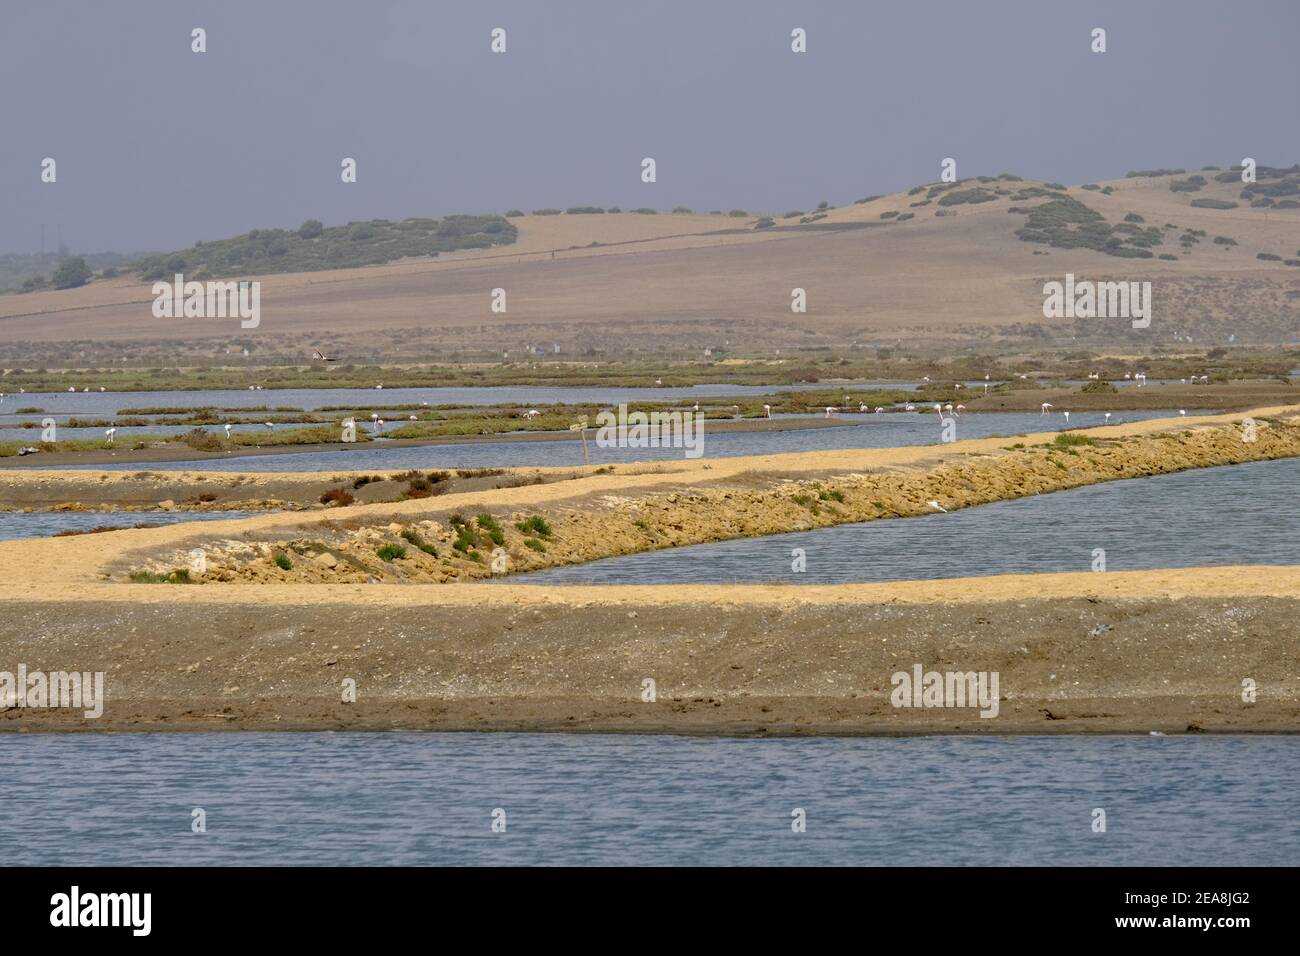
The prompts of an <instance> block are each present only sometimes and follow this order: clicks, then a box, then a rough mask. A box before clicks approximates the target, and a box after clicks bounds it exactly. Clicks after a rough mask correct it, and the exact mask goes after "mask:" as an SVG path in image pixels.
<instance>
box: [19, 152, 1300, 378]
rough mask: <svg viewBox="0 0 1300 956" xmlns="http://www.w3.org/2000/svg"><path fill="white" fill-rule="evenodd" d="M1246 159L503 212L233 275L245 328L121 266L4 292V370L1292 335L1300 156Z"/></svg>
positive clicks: (1299, 271) (1264, 339)
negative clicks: (464, 240) (1045, 177)
mask: <svg viewBox="0 0 1300 956" xmlns="http://www.w3.org/2000/svg"><path fill="white" fill-rule="evenodd" d="M1258 172H1259V178H1258V181H1257V182H1255V183H1252V184H1244V183H1242V182H1241V178H1240V173H1239V172H1238V171H1235V170H1232V169H1222V170H1216V169H1212V168H1211V169H1204V170H1201V171H1198V172H1196V173H1188V172H1186V171H1184V170H1148V171H1138V172H1135V173H1133V174H1130V175H1129V176H1127V177H1125V178H1123V179H1119V180H1114V181H1109V182H1097V183H1085V184H1082V185H1078V186H1069V187H1067V186H1065V185H1064V184H1060V183H1051V182H1041V181H1033V180H1025V179H1021V178H1019V177H1017V176H1012V175H1010V174H1003V175H1001V176H983V177H975V178H972V179H967V180H963V181H961V182H958V183H952V184H948V183H934V184H926V185H922V186H918V187H915V188H913V189H912V190H910V191H907V192H900V193H894V194H891V195H887V196H873V197H866V198H864V199H861V200H858V201H856V202H851V203H849V204H847V205H844V206H841V207H839V208H833V207H831V206H830V205H829V204H828V205H827V206H826V207H825V208H822V209H813V210H811V211H794V210H791V211H787V212H780V213H773V214H770V215H762V214H745V215H735V216H733V215H730V214H725V213H717V214H693V213H691V214H688V213H684V212H682V213H675V214H674V213H662V212H661V213H659V214H656V215H650V214H645V213H627V212H615V213H611V212H608V211H607V212H604V213H601V214H591V213H580V212H570V213H563V214H535V215H513V214H512V215H510V216H509V217H508V218H507V219H506V220H505V222H506V223H507V225H508V226H509V227H510V228H511V229H512V230H514V233H513V238H514V241H513V242H511V243H510V244H508V245H502V244H497V243H489V244H488V245H487V246H486V247H478V248H468V249H467V248H458V249H453V250H449V251H442V250H439V255H438V257H437V258H435V259H430V258H428V256H427V255H425V256H423V257H419V258H410V257H407V258H402V259H396V260H392V261H388V262H386V264H383V265H366V266H362V267H359V268H353V269H326V270H322V271H300V272H280V273H266V272H264V273H261V274H253V273H243V274H242V275H245V276H246V277H248V278H260V279H261V280H262V283H263V288H262V315H263V319H262V324H261V327H260V328H258V329H257V330H255V331H249V332H245V331H241V330H240V329H238V328H237V327H233V328H232V327H231V325H230V323H228V322H222V321H221V320H204V319H189V320H158V319H154V318H153V316H152V314H151V312H150V308H149V303H150V302H151V296H150V294H149V288H148V286H147V285H142V284H141V283H140V282H139V281H138V280H136V279H133V278H118V279H112V280H97V281H96V282H94V283H92V284H91V285H90V286H88V287H86V288H82V289H73V290H67V291H63V292H37V293H30V294H26V295H16V296H7V297H4V298H3V299H0V328H2V329H3V330H4V331H5V333H6V334H5V336H4V344H0V361H2V362H3V363H4V364H6V365H29V366H30V365H32V364H34V362H35V360H36V359H38V358H40V357H46V358H47V359H49V358H51V357H55V356H58V357H60V358H59V360H60V361H62V362H67V361H70V360H76V361H80V362H84V363H88V364H93V363H98V362H104V361H111V362H113V363H114V364H120V363H123V362H126V363H137V362H139V363H152V364H158V363H160V362H165V364H168V365H175V364H180V363H183V362H195V363H200V364H202V363H210V362H219V361H223V360H229V359H227V358H225V357H226V356H229V355H230V354H231V352H232V350H234V352H235V353H236V354H238V353H240V352H241V351H242V349H243V348H247V349H249V352H250V358H249V361H275V360H281V361H282V360H285V359H305V358H306V357H307V356H309V355H310V350H311V349H312V348H314V347H319V348H323V349H326V350H327V351H328V350H333V352H334V353H338V354H339V355H340V356H341V357H342V359H343V361H348V362H358V363H362V362H372V361H378V360H388V361H393V360H397V361H401V360H405V361H418V360H423V359H438V360H446V359H449V358H462V359H470V358H478V359H495V360H497V361H499V360H500V359H501V358H502V355H503V353H509V357H510V358H512V359H514V358H519V357H531V356H533V355H534V354H535V352H534V350H537V349H541V350H544V351H545V353H546V354H548V355H554V354H555V353H554V346H555V345H557V344H558V345H559V346H560V355H561V356H563V357H565V358H567V359H570V360H572V359H573V358H575V357H604V356H615V355H618V356H628V355H655V356H659V357H672V356H675V355H681V356H683V357H691V358H698V357H699V356H700V355H701V354H702V353H703V350H704V349H705V348H712V349H714V350H715V351H716V350H725V351H728V352H731V353H735V354H752V353H759V352H763V353H768V354H770V353H771V352H772V351H774V350H775V349H799V348H825V347H832V348H841V347H853V346H854V345H855V344H856V345H866V344H874V345H893V344H896V343H908V344H923V343H933V344H937V345H939V346H941V347H963V348H964V347H972V346H979V347H986V346H998V345H1006V346H1008V347H1016V346H1018V345H1025V344H1032V345H1049V344H1062V345H1068V344H1072V343H1080V344H1084V343H1090V344H1099V345H1114V346H1124V347H1138V348H1145V347H1148V346H1151V345H1161V344H1163V345H1166V346H1176V345H1178V344H1180V343H1186V342H1189V341H1190V342H1192V343H1194V344H1196V345H1217V344H1223V343H1226V342H1228V341H1229V340H1231V341H1234V342H1236V343H1237V344H1246V343H1270V344H1275V343H1291V342H1294V341H1295V340H1296V338H1297V335H1298V334H1300V321H1298V315H1300V313H1298V312H1297V309H1298V308H1300V208H1297V200H1296V199H1291V198H1289V197H1291V196H1295V195H1298V194H1300V168H1297V167H1291V168H1290V169H1269V168H1266V167H1261V168H1260V170H1259V171H1258ZM1264 200H1269V202H1264ZM480 219H481V220H482V221H484V222H491V221H493V219H492V218H490V217H480ZM476 221H480V220H479V219H476ZM424 222H431V220H424ZM354 225H355V224H354ZM337 228H339V229H343V228H347V227H337ZM425 235H426V238H427V235H428V233H427V230H426V233H425ZM475 235H476V234H474V233H471V234H470V237H471V238H473V236H475ZM495 235H496V236H497V237H498V238H499V239H500V241H501V242H504V241H505V237H506V236H507V235H508V233H505V232H502V233H498V234H495ZM345 241H350V240H345ZM212 245H213V246H217V245H218V244H216V243H214V244H212ZM205 247H206V244H205V246H204V247H200V248H205ZM285 255H286V256H287V255H289V253H285ZM216 261H217V259H216V257H214V258H213V259H211V260H206V259H205V260H202V261H201V262H198V263H196V264H197V265H199V267H200V268H210V266H208V265H207V263H208V262H216ZM188 265H189V263H188V262H187V266H188ZM313 268H315V267H314V266H313ZM304 269H305V267H304ZM1066 273H1073V274H1074V275H1075V276H1077V277H1080V278H1085V277H1086V278H1089V279H1093V280H1098V281H1101V280H1122V279H1123V280H1130V281H1150V282H1151V283H1152V289H1153V298H1154V302H1155V315H1154V319H1153V322H1152V324H1151V327H1150V328H1149V329H1145V330H1140V331H1139V330H1134V329H1132V328H1131V327H1130V325H1129V323H1128V322H1126V321H1122V320H1119V321H1117V320H1105V319H1090V320H1082V319H1045V318H1044V317H1043V314H1042V306H1043V284H1044V283H1045V282H1048V281H1060V280H1061V279H1062V278H1063V277H1064V276H1065V274H1066ZM494 288H502V289H505V290H506V291H507V294H508V306H507V311H506V312H505V313H504V314H502V313H499V312H493V311H492V309H491V302H492V300H491V290H492V289H494ZM794 288H802V289H804V290H805V291H806V293H807V301H808V308H807V312H806V313H794V312H792V311H791V290H792V289H794ZM160 322H161V323H162V324H160ZM56 343H61V345H60V347H59V348H57V349H56V348H54V346H55V344H56ZM68 347H71V351H69V348H68Z"/></svg>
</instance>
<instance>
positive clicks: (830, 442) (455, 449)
mask: <svg viewBox="0 0 1300 956" xmlns="http://www.w3.org/2000/svg"><path fill="white" fill-rule="evenodd" d="M1177 414H1178V411H1177V409H1167V408H1166V409H1159V410H1150V411H1137V412H1121V413H1116V414H1113V415H1112V416H1111V419H1110V424H1112V425H1114V424H1118V423H1121V422H1136V421H1144V420H1146V419H1148V418H1164V417H1169V416H1171V415H1177ZM1202 414H1212V413H1209V412H1204V413H1202ZM1187 417H1188V418H1192V417H1194V416H1193V415H1192V414H1191V413H1189V414H1188V416H1187ZM840 420H841V421H843V422H845V425H844V426H843V427H837V428H808V429H801V430H794V431H784V432H710V431H709V426H708V424H707V423H706V424H705V426H704V457H705V458H730V457H734V456H737V455H772V454H779V453H782V452H795V451H822V450H825V449H836V448H894V447H899V446H903V445H937V444H939V442H940V437H941V436H940V431H941V426H940V423H939V417H938V415H936V414H934V413H930V414H917V413H914V412H897V413H881V414H879V415H877V414H874V413H868V414H863V415H845V416H842V417H841V419H840ZM1104 423H1105V419H1104V417H1103V416H1102V414H1101V413H1100V412H1092V413H1079V414H1072V415H1071V416H1070V422H1069V424H1068V425H1067V424H1066V422H1065V418H1064V417H1063V416H1062V415H1059V414H1055V415H1041V414H1039V413H1037V412H1032V413H1028V414H1026V413H1021V412H986V413H983V414H967V415H963V416H961V417H960V418H958V419H957V425H956V435H957V439H958V440H959V441H961V440H965V439H968V438H988V437H990V436H993V435H1008V436H1010V435H1017V434H1024V433H1026V432H1043V431H1060V430H1063V429H1066V428H1090V427H1094V426H1097V425H1102V424H1104ZM587 447H588V450H589V452H590V454H591V461H592V463H593V464H619V463H624V464H626V463H628V462H634V461H656V460H658V461H662V460H667V459H681V458H682V457H683V452H682V449H680V448H599V447H597V446H596V442H595V430H594V429H591V430H588V432H587ZM580 464H582V442H581V440H580V439H578V438H576V437H575V438H573V439H572V440H567V441H559V442H549V441H548V442H537V441H532V442H510V441H503V442H490V443H482V444H464V445H423V446H419V447H411V446H402V447H396V448H384V447H373V448H372V447H365V448H357V449H352V450H349V451H345V452H341V451H327V452H297V453H286V454H283V455H262V456H257V457H250V458H227V459H210V460H204V461H202V462H201V463H199V464H196V463H195V462H193V461H188V462H182V461H173V462H160V463H152V462H133V463H131V464H120V465H119V464H110V465H67V466H63V467H66V468H94V469H101V468H107V469H117V468H126V469H131V470H135V469H141V468H148V469H149V470H151V471H190V470H194V469H195V468H202V469H203V470H204V471H337V470H339V469H342V468H345V469H348V470H368V469H375V470H384V469H397V468H489V467H490V468H504V467H509V466H517V467H528V466H530V465H580ZM31 467H33V468H35V467H39V465H38V464H37V463H36V461H35V460H33V462H32V465H31Z"/></svg>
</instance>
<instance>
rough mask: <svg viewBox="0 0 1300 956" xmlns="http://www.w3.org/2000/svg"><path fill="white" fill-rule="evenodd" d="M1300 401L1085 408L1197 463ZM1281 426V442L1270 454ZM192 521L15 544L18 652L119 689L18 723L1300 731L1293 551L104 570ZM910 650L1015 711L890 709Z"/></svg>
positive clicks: (5, 597) (506, 503) (664, 482)
mask: <svg viewBox="0 0 1300 956" xmlns="http://www.w3.org/2000/svg"><path fill="white" fill-rule="evenodd" d="M1297 411H1298V410H1297V409H1295V408H1286V409H1283V408H1275V409H1260V410H1257V411H1255V412H1254V413H1252V417H1254V418H1256V419H1257V420H1259V421H1260V442H1261V443H1264V444H1263V447H1260V446H1259V445H1256V446H1250V445H1246V443H1241V442H1238V444H1239V445H1242V446H1243V447H1242V448H1241V449H1237V450H1236V451H1235V452H1232V450H1231V448H1230V447H1229V446H1224V445H1222V443H1221V442H1220V441H1219V440H1218V439H1217V438H1215V437H1214V435H1215V434H1216V429H1215V428H1214V426H1215V425H1224V424H1229V423H1230V422H1231V421H1233V420H1234V419H1235V418H1239V416H1223V417H1222V419H1221V420H1214V419H1211V420H1209V421H1208V422H1207V421H1204V420H1198V421H1197V422H1196V423H1194V424H1193V423H1192V422H1187V421H1179V420H1174V421H1164V422H1145V423H1135V424H1133V425H1125V426H1118V427H1116V428H1112V429H1102V430H1095V431H1093V432H1091V433H1090V434H1093V435H1095V436H1097V437H1101V438H1105V439H1122V438H1125V437H1137V436H1157V435H1158V434H1159V433H1161V432H1170V433H1172V435H1173V437H1172V438H1159V437H1151V438H1150V439H1149V440H1148V439H1143V440H1142V441H1141V442H1139V443H1138V445H1135V446H1133V447H1134V448H1142V447H1147V446H1148V445H1155V446H1158V447H1164V448H1165V449H1166V450H1165V452H1164V454H1166V455H1174V454H1186V455H1190V456H1191V457H1190V458H1189V459H1188V463H1187V464H1186V465H1185V467H1196V463H1195V460H1196V459H1197V458H1198V456H1199V458H1201V459H1204V460H1201V462H1200V463H1201V464H1208V463H1219V461H1220V459H1221V458H1222V456H1223V455H1226V454H1229V453H1232V454H1237V455H1244V456H1246V457H1247V458H1249V457H1278V456H1280V455H1281V454H1283V453H1289V454H1296V453H1297V452H1296V450H1295V449H1294V448H1292V445H1291V443H1292V442H1293V440H1294V434H1293V432H1294V430H1295V426H1294V425H1287V426H1284V425H1282V424H1280V423H1277V422H1275V421H1270V420H1276V419H1278V418H1279V416H1289V415H1294V414H1295V413H1296V412H1297ZM1266 435H1267V436H1268V437H1267V438H1266V437H1265V436H1266ZM1196 436H1201V437H1199V438H1198V437H1196ZM1054 437H1055V436H1054V435H1051V434H1049V435H1040V436H1029V437H1028V438H1027V439H1025V443H1026V444H1035V443H1038V442H1043V441H1049V440H1051V439H1052V438H1054ZM1007 441H1008V440H1007V439H996V440H989V441H981V442H965V443H958V444H956V445H953V446H947V447H944V448H922V449H916V448H911V449H890V450H880V451H837V452H817V453H810V454H806V455H791V456H772V457H770V458H764V459H726V460H718V461H705V462H690V463H684V462H683V463H675V464H673V465H671V466H667V465H665V466H653V468H650V467H647V470H646V472H645V473H643V474H635V475H634V474H617V473H616V474H613V475H609V474H602V475H592V476H590V477H587V478H583V479H579V480H575V481H572V482H560V483H555V484H550V485H537V486H527V487H519V488H509V489H497V490H491V491H482V492H475V493H469V494H462V495H455V496H448V497H447V498H446V499H423V500H419V501H409V502H403V503H400V504H395V505H391V504H377V505H368V506H365V507H361V508H353V509H348V511H350V512H353V513H354V514H355V515H357V516H358V517H362V518H364V517H366V516H374V517H376V518H382V519H384V520H387V519H388V518H389V517H390V516H391V515H392V514H393V513H394V511H396V512H398V513H399V514H400V515H401V516H403V517H404V518H405V519H406V520H408V521H409V520H413V519H415V518H418V517H421V516H424V515H427V514H428V513H430V512H431V511H436V512H442V511H445V510H446V509H448V508H458V509H460V510H463V511H465V512H468V513H473V512H474V511H476V510H478V509H481V508H492V509H496V510H497V511H498V513H503V512H506V511H508V510H510V509H512V508H522V509H529V510H531V509H540V508H545V507H548V506H554V505H558V504H560V503H563V502H566V501H567V502H572V501H575V500H586V499H588V498H591V499H593V500H594V498H595V497H598V496H601V495H605V496H609V495H613V496H615V497H617V496H618V495H619V494H620V493H624V492H626V491H627V490H628V489H633V488H634V489H639V492H638V493H645V492H646V490H647V489H651V490H653V488H654V486H655V485H656V484H658V485H660V486H662V488H665V489H666V488H672V487H674V486H677V487H680V486H681V485H682V484H683V483H687V484H691V483H694V484H695V485H696V486H697V489H698V490H700V491H704V490H707V489H708V486H710V485H712V484H716V483H718V482H723V481H727V480H731V481H742V480H749V479H743V478H742V476H746V475H751V476H752V475H754V474H784V475H790V474H795V475H807V474H843V473H845V472H855V473H859V474H867V473H871V474H875V473H877V472H884V471H886V470H889V475H886V477H889V476H892V474H893V472H894V471H895V470H897V471H899V472H900V473H902V472H906V470H907V469H909V468H910V469H912V477H913V478H914V479H916V480H922V481H929V480H932V479H933V474H934V473H935V471H936V470H937V469H939V468H942V467H946V466H951V467H956V466H960V465H965V466H969V465H971V464H972V463H973V462H978V461H980V460H990V459H986V457H985V456H994V458H993V459H991V460H994V461H995V462H997V463H1000V464H1002V465H1006V464H1007V462H1008V461H1009V460H1010V459H1011V456H1013V455H1017V454H1020V452H1008V451H1003V450H1002V449H1003V447H1004V446H1005V443H1006V442H1007ZM1271 443H1280V444H1271ZM1284 445H1285V447H1283V446H1284ZM1121 447H1122V446H1121ZM1179 449H1181V451H1179ZM1270 449H1271V450H1272V452H1274V453H1275V454H1265V453H1264V452H1266V451H1268V450H1270ZM1078 450H1079V451H1080V452H1085V451H1089V450H1090V449H1088V448H1086V447H1081V448H1079V449H1078ZM1210 459H1213V461H1211V460H1210ZM1241 460H1246V459H1244V458H1243V459H1241ZM1116 463H1117V464H1118V463H1119V461H1118V459H1117V460H1116ZM1052 470H1053V471H1058V472H1059V471H1060V469H1057V468H1055V466H1052ZM1089 480H1099V477H1098V475H1092V476H1090V478H1089ZM968 490H969V489H968ZM976 491H978V489H976ZM320 520H327V519H320ZM219 524H220V525H222V526H224V527H223V530H222V531H221V532H219V533H221V534H225V535H229V536H233V535H236V534H241V535H242V534H244V533H249V534H252V535H253V536H255V537H257V536H265V535H282V534H284V533H285V532H286V531H287V532H290V533H295V532H297V531H298V530H300V526H301V525H302V517H301V516H262V517H258V518H253V519H248V520H247V521H240V522H230V523H227V522H220V523H219ZM193 535H194V529H184V528H160V529H148V530H139V531H123V532H112V533H106V534H99V535H93V536H88V537H83V538H73V539H49V540H38V541H22V542H7V543H3V544H0V669H13V668H14V667H16V666H17V664H18V663H25V664H26V665H27V666H28V668H29V669H33V670H35V669H46V670H72V669H77V670H103V671H105V672H106V674H107V684H108V698H109V699H108V705H107V708H106V710H105V715H104V717H103V718H102V719H101V720H98V721H87V720H83V719H81V718H80V716H72V715H71V714H70V712H69V711H67V710H44V711H39V710H31V709H10V710H8V711H6V712H4V713H3V714H0V727H3V728H8V729H159V728H190V729H193V728H222V727H239V728H284V729H289V728H321V729H324V728H338V727H357V728H386V727H411V728H429V729H534V730H559V729H562V730H576V729H582V730H642V731H649V730H667V731H679V732H696V733H890V732H909V731H931V732H953V731H970V732H984V733H988V732H1059V731H1110V732H1119V731H1143V732H1144V731H1147V730H1161V731H1164V732H1175V731H1186V730H1189V729H1192V730H1196V729H1200V730H1206V731H1216V730H1237V731H1241V730H1281V731H1291V732H1294V731H1297V730H1300V659H1298V658H1297V655H1296V654H1295V647H1296V638H1297V636H1300V635H1298V631H1300V625H1298V624H1297V621H1300V617H1298V616H1297V611H1300V568H1290V567H1285V568H1283V567H1268V568H1252V567H1243V568H1206V569H1188V570H1180V571H1149V572H1135V573H1106V574H1093V573H1082V574H1047V575H1012V576H1002V577H994V578H968V579H956V580H949V581H918V582H900V583H890V584H869V585H847V586H835V587H820V586H804V587H800V586H786V585H781V586H747V587H735V586H707V585H700V586H687V587H683V586H665V587H565V588H556V587H550V588H542V587H536V586H531V587H530V586H524V585H515V584H508V583H507V584H497V585H485V584H458V585H452V586H441V587H440V586H407V587H391V586H390V587H384V586H382V585H380V586H376V585H366V584H308V583H270V584H261V583H252V584H243V585H240V586H224V587H223V586H221V585H204V586H188V587H187V586H171V585H130V584H120V583H116V582H110V581H105V580H104V578H103V575H104V574H105V572H106V569H109V568H112V567H115V566H119V565H121V566H126V565H129V564H130V563H131V562H133V561H136V560H138V557H139V556H140V555H142V554H145V553H152V554H157V553H160V552H166V551H168V550H169V549H175V548H177V547H184V546H186V545H187V544H188V543H189V542H190V541H191V540H192V539H193ZM558 536H559V532H558V529H557V537H558ZM914 664H921V665H923V666H924V667H925V668H926V669H927V670H929V669H934V670H939V671H946V670H961V671H998V672H999V674H1000V683H1001V687H1000V689H1001V696H1002V698H1003V699H1002V700H1001V701H1000V713H999V715H998V716H997V717H996V718H992V719H982V718H980V717H978V716H977V714H976V712H975V711H974V710H961V711H957V710H949V709H942V708H940V709H931V710H912V709H899V708H894V707H891V706H890V704H889V689H890V676H891V674H893V673H894V672H895V671H899V670H903V671H906V670H909V669H910V668H911V667H912V665H914ZM345 678H351V679H352V680H355V681H356V684H357V692H358V699H357V702H356V703H355V704H344V703H342V702H341V700H340V691H339V689H340V686H341V684H342V681H343V680H344V679H345ZM646 678H651V679H653V680H654V681H655V682H656V684H657V700H656V701H655V702H653V703H649V702H644V701H642V699H641V698H642V687H643V683H642V682H643V681H644V679H646ZM1247 679H1250V680H1253V681H1255V682H1257V684H1258V688H1259V690H1258V700H1257V702H1255V703H1250V704H1247V703H1243V702H1242V700H1241V697H1242V682H1243V681H1244V680H1247Z"/></svg>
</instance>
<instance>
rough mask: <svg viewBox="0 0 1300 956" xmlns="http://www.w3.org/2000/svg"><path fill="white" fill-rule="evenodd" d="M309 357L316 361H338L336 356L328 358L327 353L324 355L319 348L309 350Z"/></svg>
mask: <svg viewBox="0 0 1300 956" xmlns="http://www.w3.org/2000/svg"><path fill="white" fill-rule="evenodd" d="M311 357H312V358H314V359H315V360H316V361H318V362H337V361H338V359H336V358H330V357H329V356H328V355H326V354H325V353H324V352H322V351H321V350H320V349H312V351H311Z"/></svg>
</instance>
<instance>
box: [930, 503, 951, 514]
mask: <svg viewBox="0 0 1300 956" xmlns="http://www.w3.org/2000/svg"><path fill="white" fill-rule="evenodd" d="M926 504H927V505H929V506H930V507H931V508H934V509H935V510H936V511H942V512H943V513H944V514H947V513H948V509H947V508H945V507H944V506H943V505H941V504H939V502H937V501H927V502H926Z"/></svg>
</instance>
